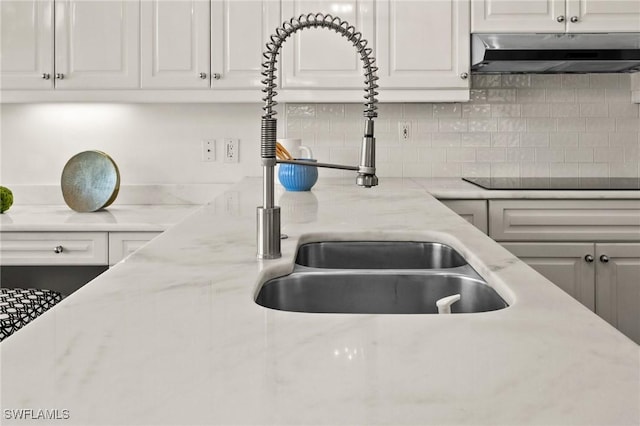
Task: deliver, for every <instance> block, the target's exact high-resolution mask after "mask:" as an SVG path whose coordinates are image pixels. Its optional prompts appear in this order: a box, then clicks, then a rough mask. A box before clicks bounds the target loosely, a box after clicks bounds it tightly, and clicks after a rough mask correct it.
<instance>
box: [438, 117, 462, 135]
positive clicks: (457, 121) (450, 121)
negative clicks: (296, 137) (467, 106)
mask: <svg viewBox="0 0 640 426" xmlns="http://www.w3.org/2000/svg"><path fill="white" fill-rule="evenodd" d="M439 121H440V124H439V127H438V130H439V131H440V132H466V131H467V130H468V128H469V122H468V121H467V119H466V118H440V119H439Z"/></svg>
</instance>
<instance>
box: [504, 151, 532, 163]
mask: <svg viewBox="0 0 640 426" xmlns="http://www.w3.org/2000/svg"><path fill="white" fill-rule="evenodd" d="M534 161H536V151H535V149H534V148H507V163H533V162H534Z"/></svg>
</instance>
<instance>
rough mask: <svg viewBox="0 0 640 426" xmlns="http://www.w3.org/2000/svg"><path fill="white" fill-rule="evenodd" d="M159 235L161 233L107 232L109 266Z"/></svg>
mask: <svg viewBox="0 0 640 426" xmlns="http://www.w3.org/2000/svg"><path fill="white" fill-rule="evenodd" d="M160 234H161V232H109V266H113V265H115V264H116V263H118V262H120V261H121V260H123V259H124V258H125V257H127V256H129V255H130V254H131V253H133V252H134V251H136V250H138V249H139V248H140V247H142V246H143V245H145V244H146V243H148V242H149V241H151V240H152V239H154V238H155V237H157V236H158V235H160Z"/></svg>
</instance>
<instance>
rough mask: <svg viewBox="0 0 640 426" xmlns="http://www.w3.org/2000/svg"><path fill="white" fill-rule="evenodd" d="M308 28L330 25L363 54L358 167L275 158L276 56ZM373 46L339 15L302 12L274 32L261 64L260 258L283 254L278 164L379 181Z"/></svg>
mask: <svg viewBox="0 0 640 426" xmlns="http://www.w3.org/2000/svg"><path fill="white" fill-rule="evenodd" d="M305 28H328V29H331V30H333V31H335V32H337V33H339V34H340V35H342V36H343V37H346V38H347V40H349V41H350V42H351V43H353V46H354V47H355V48H356V50H357V51H358V53H359V54H360V59H361V60H362V62H363V64H364V76H365V89H364V91H365V93H366V95H365V99H366V102H365V103H364V117H365V118H366V121H365V125H364V138H363V139H362V148H361V152H360V164H359V165H358V166H343V165H339V164H328V163H317V162H312V161H304V160H278V159H276V135H277V120H276V119H275V118H274V116H275V115H276V112H275V111H273V107H274V106H276V105H277V102H276V101H274V99H273V98H274V97H275V96H276V95H277V92H276V91H275V90H274V88H275V87H276V85H275V79H276V76H275V71H276V63H277V58H278V55H279V53H280V48H281V46H282V43H283V42H284V41H285V40H286V39H287V38H288V37H289V36H291V35H292V34H294V33H295V32H297V31H300V30H303V29H305ZM372 52H373V51H372V49H371V48H369V47H367V41H366V40H365V39H363V38H362V34H361V33H360V32H358V31H356V29H355V28H354V27H353V26H351V25H349V23H348V22H346V21H343V20H341V19H340V18H338V17H334V16H331V15H324V14H321V13H315V14H314V13H310V14H307V15H300V16H299V17H298V18H292V19H290V20H289V21H286V22H284V23H283V24H282V26H281V27H279V28H278V29H276V32H275V34H273V35H272V36H271V37H270V40H269V42H268V43H267V46H266V51H265V52H264V53H263V57H264V59H265V60H264V62H263V63H262V68H263V69H262V75H263V76H264V79H263V80H262V84H264V88H263V89H262V91H263V92H264V93H265V96H264V97H263V98H262V100H263V101H265V106H264V107H263V108H262V109H263V110H264V114H263V115H262V129H261V142H260V151H261V152H260V155H261V157H262V183H263V192H262V200H263V202H262V206H260V207H258V236H257V240H258V241H257V243H258V258H259V259H276V258H279V257H280V256H281V253H280V207H278V206H275V205H274V201H273V198H274V186H273V185H274V169H275V166H276V164H277V163H287V164H300V165H305V166H312V167H327V168H332V169H342V170H353V171H356V172H358V176H357V178H356V184H358V185H359V186H363V187H365V188H370V187H372V186H376V185H377V184H378V178H377V177H376V165H375V163H376V158H375V145H376V140H375V137H374V136H373V119H374V117H377V116H378V113H377V112H376V109H377V105H376V104H377V102H378V101H377V99H376V95H377V94H378V92H376V89H377V88H378V85H377V83H376V81H377V80H378V77H377V76H376V75H375V72H376V71H377V70H378V68H377V67H376V66H375V59H374V58H373V56H371V53H372Z"/></svg>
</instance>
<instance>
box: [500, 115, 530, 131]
mask: <svg viewBox="0 0 640 426" xmlns="http://www.w3.org/2000/svg"><path fill="white" fill-rule="evenodd" d="M526 128H527V120H526V119H524V118H498V131H500V132H518V131H524V130H526Z"/></svg>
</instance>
